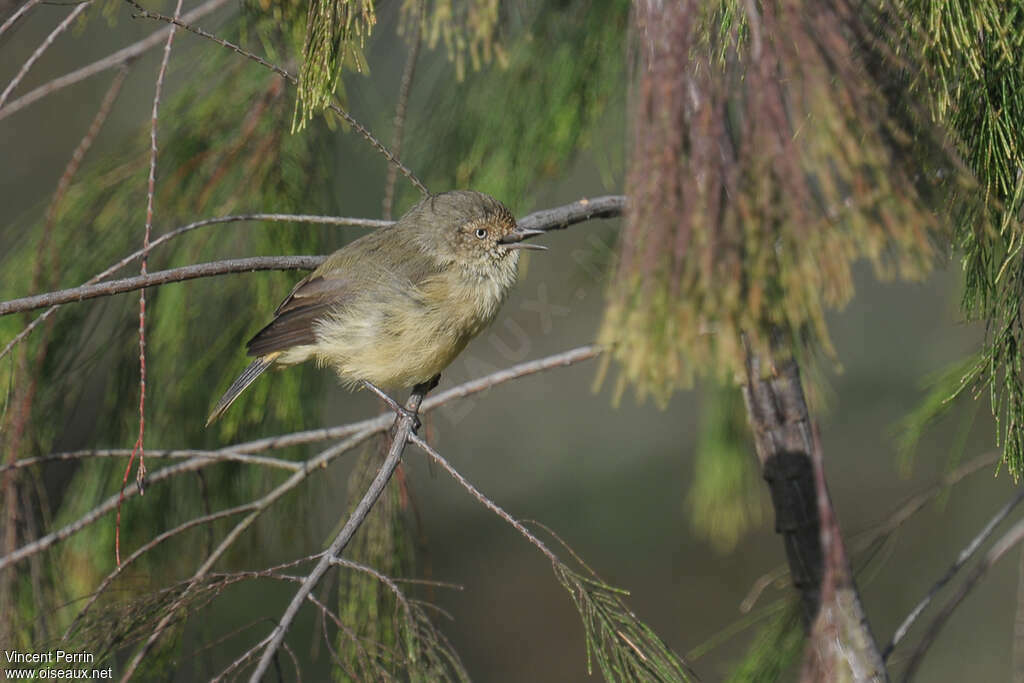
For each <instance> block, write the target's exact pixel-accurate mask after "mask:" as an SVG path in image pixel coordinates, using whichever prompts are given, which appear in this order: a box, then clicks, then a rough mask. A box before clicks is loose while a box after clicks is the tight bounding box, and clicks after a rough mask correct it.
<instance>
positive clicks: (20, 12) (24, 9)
mask: <svg viewBox="0 0 1024 683" xmlns="http://www.w3.org/2000/svg"><path fill="white" fill-rule="evenodd" d="M41 1H42V0H28V2H26V3H25V4H24V5H22V6H21V7H19V8H18V9H17V10H15V11H14V14H12V15H11V16H10V17H8V18H7V21H5V22H4V23H3V25H2V26H0V36H2V35H3V34H4V33H6V32H7V30H8V29H9V28H11V27H12V26H14V24H15V22H17V21H18V19H21V17H23V16H24V15H25V14H27V13H28V12H29V11H31V10H32V8H33V7H35V6H36V5H38V4H39V3H40V2H41Z"/></svg>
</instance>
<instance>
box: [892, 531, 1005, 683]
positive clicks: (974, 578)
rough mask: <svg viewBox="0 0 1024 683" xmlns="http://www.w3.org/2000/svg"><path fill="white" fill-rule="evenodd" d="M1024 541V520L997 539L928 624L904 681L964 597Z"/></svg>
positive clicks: (911, 676)
mask: <svg viewBox="0 0 1024 683" xmlns="http://www.w3.org/2000/svg"><path fill="white" fill-rule="evenodd" d="M1021 541H1024V520H1021V521H1019V522H1017V523H1016V524H1014V525H1013V527H1011V528H1010V530H1009V531H1007V532H1006V533H1005V534H1003V535H1002V536H1001V537H1000V538H999V540H997V541H996V542H995V543H994V544H993V545H992V547H991V548H989V550H988V552H987V553H985V557H984V559H982V560H981V562H979V563H978V564H977V565H975V567H974V569H973V570H971V573H970V574H968V576H967V578H965V579H964V582H963V584H962V585H961V586H960V590H958V591H957V592H956V595H954V596H953V597H951V598H950V599H949V601H948V602H947V603H946V604H945V606H943V608H942V611H941V612H939V613H938V614H937V615H935V618H934V619H933V620H932V622H931V624H929V625H928V629H927V630H926V631H925V633H924V635H923V636H922V637H921V642H920V643H918V645H917V648H916V649H915V650H914V654H913V655H911V657H910V663H909V664H907V669H906V671H905V672H904V673H903V681H904V683H908V682H909V681H910V680H911V679H912V678H913V677H914V674H915V673H917V669H918V667H919V666H920V665H921V660H922V659H924V655H925V653H926V652H927V651H928V648H929V647H931V645H932V643H934V642H935V639H936V638H937V637H938V635H939V632H940V631H942V628H943V627H944V626H945V625H946V622H947V621H949V618H950V616H952V614H953V611H954V610H956V608H957V607H959V606H960V603H961V602H963V601H964V598H966V597H967V596H968V594H970V592H971V591H972V590H974V588H975V587H976V586H977V585H978V583H979V582H980V581H981V579H982V578H984V576H985V574H986V573H987V572H988V570H989V569H991V568H992V567H993V566H994V565H995V563H996V562H998V561H999V560H1000V559H1001V558H1002V557H1003V555H1005V554H1006V553H1007V552H1009V551H1010V550H1011V549H1012V548H1013V547H1014V546H1015V545H1017V544H1018V543H1020V542H1021Z"/></svg>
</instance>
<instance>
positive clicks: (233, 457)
mask: <svg viewBox="0 0 1024 683" xmlns="http://www.w3.org/2000/svg"><path fill="white" fill-rule="evenodd" d="M600 354H601V347H600V346H596V345H588V346H580V347H577V348H575V349H570V350H568V351H562V352H561V353H556V354H552V355H550V356H545V357H544V358H538V359H536V360H531V361H526V362H524V363H519V364H518V365H513V366H512V367H509V368H505V369H503V370H497V371H495V372H492V373H490V374H487V375H484V376H483V377H478V378H477V379H473V380H469V381H468V382H464V383H462V384H459V385H458V386H454V387H452V388H451V389H446V390H445V391H442V392H440V393H439V394H436V395H434V396H432V397H430V398H428V399H426V400H425V401H423V405H422V406H421V407H420V413H421V414H423V413H428V412H430V411H431V410H434V409H435V408H440V407H441V406H443V405H445V404H446V403H449V402H450V401H453V400H456V399H461V398H466V397H467V396H471V395H473V394H478V393H481V392H484V391H487V390H488V389H490V388H491V387H495V386H498V385H499V384H504V383H505V382H508V381H510V380H514V379H519V378H520V377H526V376H528V375H533V374H536V373H538V372H544V371H545V370H550V369H553V368H556V367H568V366H570V365H574V364H576V363H580V362H583V361H586V360H590V359H592V358H596V357H597V356H598V355H600ZM393 422H394V418H393V416H392V414H391V413H388V414H386V415H380V416H377V417H373V418H369V419H366V420H360V421H359V422H352V423H349V424H345V425H340V426H338V427H327V428H321V429H310V430H306V431H302V432H292V433H290V434H281V435H278V436H270V437H266V438H264V439H257V440H255V441H247V442H244V443H238V444H233V445H230V446H225V447H224V448H221V449H218V450H215V451H204V450H196V449H167V450H160V451H150V452H149V457H151V458H195V459H206V460H210V461H213V462H215V461H218V460H226V461H232V462H242V463H249V464H254V465H261V466H266V467H276V468H279V469H286V470H290V471H293V472H295V471H298V470H301V469H303V468H304V467H305V464H304V463H302V462H294V461H291V460H281V459H279V458H269V457H264V456H258V455H254V454H255V453H262V452H265V451H271V450H277V449H280V448H289V447H292V446H301V445H306V444H310V443H316V442H319V441H330V440H333V439H343V438H345V437H347V436H351V435H352V434H356V433H358V432H362V431H365V430H373V431H374V432H379V431H383V430H384V429H386V428H387V427H389V426H391V424H392V423H393ZM130 452H131V449H124V448H108V449H88V450H82V451H69V452H66V453H53V454H51V455H41V456H38V457H35V458H24V459H22V460H18V461H16V462H14V463H12V464H10V465H6V466H4V467H3V469H0V472H3V471H6V470H8V469H20V468H23V467H31V466H33V465H41V464H45V463H49V462H60V461H63V460H78V459H82V458H90V457H98V458H117V457H123V456H125V455H127V454H128V453H130Z"/></svg>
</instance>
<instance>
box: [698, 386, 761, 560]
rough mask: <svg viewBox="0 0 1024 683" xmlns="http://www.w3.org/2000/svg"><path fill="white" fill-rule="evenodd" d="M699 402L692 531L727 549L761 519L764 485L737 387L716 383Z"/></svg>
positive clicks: (726, 550)
mask: <svg viewBox="0 0 1024 683" xmlns="http://www.w3.org/2000/svg"><path fill="white" fill-rule="evenodd" d="M703 406H704V410H703V413H704V414H703V416H702V419H701V426H700V435H699V438H698V440H697V452H696V454H695V460H694V464H693V469H694V472H693V484H692V485H691V488H690V492H689V494H688V495H687V507H689V509H690V522H691V524H692V525H693V528H694V531H696V532H697V534H699V535H700V536H703V537H704V538H705V539H706V540H707V541H708V542H709V543H711V544H712V545H713V546H714V547H715V549H716V550H718V551H719V552H722V553H726V552H729V551H730V550H732V549H733V548H734V547H735V546H736V543H737V542H738V541H739V540H740V538H741V537H742V536H743V534H745V533H746V532H747V531H748V530H750V529H751V528H753V527H756V526H758V525H760V524H761V523H762V520H763V518H764V485H763V483H762V482H761V478H760V476H759V472H758V469H757V460H756V459H755V458H753V457H751V453H752V451H753V444H752V443H751V441H750V430H749V428H748V427H747V414H746V409H745V408H744V405H743V397H742V395H741V394H740V391H739V389H737V388H736V387H730V386H724V385H720V386H717V387H715V388H714V389H713V390H710V391H707V392H706V393H705V394H704V402H703Z"/></svg>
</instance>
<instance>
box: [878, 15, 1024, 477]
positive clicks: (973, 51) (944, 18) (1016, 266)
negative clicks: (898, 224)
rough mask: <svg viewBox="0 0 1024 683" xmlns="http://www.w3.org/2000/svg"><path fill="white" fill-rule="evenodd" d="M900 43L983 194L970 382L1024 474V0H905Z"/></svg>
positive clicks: (967, 258) (970, 309) (971, 227)
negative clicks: (917, 65)
mask: <svg viewBox="0 0 1024 683" xmlns="http://www.w3.org/2000/svg"><path fill="white" fill-rule="evenodd" d="M896 8H897V13H898V15H897V16H898V18H899V19H900V20H901V21H902V26H901V29H902V30H901V32H900V33H897V34H894V36H896V37H899V39H900V43H899V44H900V45H901V46H902V49H903V50H905V51H908V52H911V54H912V57H914V58H915V59H918V60H920V61H921V63H922V64H923V65H924V66H925V67H926V68H924V69H923V70H922V71H921V73H920V76H919V77H918V78H917V79H916V80H915V81H914V82H913V86H914V88H915V90H914V92H915V94H919V95H923V96H924V98H925V99H926V100H927V101H928V102H929V104H930V105H931V107H932V112H933V114H934V116H935V118H936V119H937V120H938V121H940V122H942V123H944V124H945V125H947V126H949V128H950V129H951V130H952V131H953V133H954V134H955V135H956V138H957V140H958V142H959V146H960V151H961V154H962V155H963V158H964V160H965V162H966V163H967V165H968V166H970V168H971V170H972V171H973V173H974V175H975V177H976V178H977V180H978V184H979V190H980V194H981V199H982V201H981V202H980V205H975V204H971V205H969V210H965V211H962V212H960V213H959V214H958V216H957V217H958V222H957V233H956V244H957V246H958V247H959V248H960V249H961V250H962V252H963V270H964V292H963V309H964V311H965V313H966V314H967V316H968V317H969V318H971V319H976V320H984V321H985V323H986V326H987V334H986V337H985V342H984V346H983V348H982V350H981V354H980V355H979V357H978V359H977V362H976V363H975V364H974V366H973V367H971V368H970V369H969V370H968V371H966V372H965V373H964V374H963V376H962V378H961V379H962V383H963V385H965V386H972V387H975V388H986V387H987V388H988V390H989V393H990V397H991V403H992V411H993V414H994V415H995V417H996V421H997V432H996V436H997V440H999V441H1000V442H1001V443H1002V446H1003V454H1004V461H1005V462H1006V464H1007V466H1008V469H1009V470H1010V473H1011V474H1012V475H1013V477H1014V479H1019V478H1020V476H1021V474H1022V473H1024V422H1022V417H1021V416H1022V415H1024V373H1022V365H1024V319H1022V317H1021V310H1020V301H1021V296H1022V293H1024V259H1022V258H1021V256H1022V245H1024V228H1022V222H1021V221H1022V218H1024V60H1022V59H1021V55H1022V54H1024V2H1022V1H1021V0H978V1H975V0H939V1H935V2H932V1H929V2H925V1H923V0H901V1H900V2H898V3H896Z"/></svg>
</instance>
